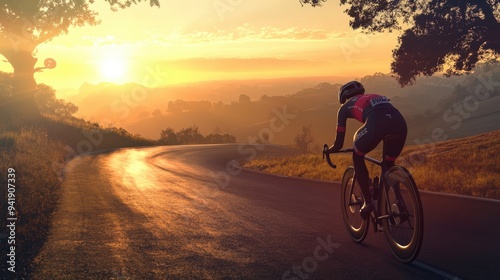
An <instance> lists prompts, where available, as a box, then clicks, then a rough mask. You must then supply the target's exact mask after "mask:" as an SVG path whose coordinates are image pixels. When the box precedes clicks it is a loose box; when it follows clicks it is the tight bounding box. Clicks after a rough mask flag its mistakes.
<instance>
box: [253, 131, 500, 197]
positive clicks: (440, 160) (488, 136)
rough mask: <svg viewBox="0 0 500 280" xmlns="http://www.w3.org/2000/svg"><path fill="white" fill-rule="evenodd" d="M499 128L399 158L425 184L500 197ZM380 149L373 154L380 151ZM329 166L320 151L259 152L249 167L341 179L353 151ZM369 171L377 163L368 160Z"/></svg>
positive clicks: (419, 147) (414, 149)
mask: <svg viewBox="0 0 500 280" xmlns="http://www.w3.org/2000/svg"><path fill="white" fill-rule="evenodd" d="M498 151H500V130H496V131H492V132H488V133H483V134H479V135H475V136H471V137H466V138H459V139H454V140H448V141H444V142H437V143H434V142H433V143H428V144H424V145H414V146H407V147H405V149H404V151H403V154H402V155H401V157H400V158H399V159H398V162H397V163H398V164H400V165H403V166H405V167H407V168H408V170H410V172H411V173H412V174H413V176H414V179H415V181H416V183H417V185H418V187H419V189H421V190H428V191H435V192H445V193H454V194H461V195H468V196H477V197H486V198H494V199H500V154H499V153H498ZM378 155H380V152H379V151H378V152H377V151H376V152H373V153H371V154H370V156H374V157H378ZM332 160H334V162H335V163H336V164H337V166H338V168H337V169H331V168H330V167H329V166H328V165H327V164H326V162H325V160H323V159H322V157H321V154H320V153H317V154H308V155H287V156H280V157H272V158H256V159H254V160H251V161H249V162H246V163H244V166H245V167H247V168H252V169H256V170H260V171H264V172H270V173H275V174H280V175H286V176H297V177H303V178H310V179H321V180H333V181H339V180H341V178H342V174H343V171H344V169H345V167H347V166H349V165H352V160H351V156H350V155H334V156H333V157H332ZM368 167H369V168H370V174H371V175H372V176H375V174H377V173H376V172H378V171H377V169H376V168H375V167H374V166H373V165H371V164H368Z"/></svg>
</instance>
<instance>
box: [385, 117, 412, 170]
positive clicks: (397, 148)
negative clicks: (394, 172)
mask: <svg viewBox="0 0 500 280" xmlns="http://www.w3.org/2000/svg"><path fill="white" fill-rule="evenodd" d="M386 116H390V118H389V120H388V122H389V123H388V124H387V125H386V126H385V128H386V131H385V133H384V134H385V137H384V145H383V151H382V153H383V161H382V171H383V172H384V173H385V171H387V170H389V168H391V167H392V166H394V162H395V161H396V159H397V158H398V157H399V155H400V154H401V151H403V148H404V146H405V142H406V135H407V131H408V129H407V126H406V121H405V119H404V118H403V116H402V115H401V114H400V113H399V111H397V110H390V111H389V112H387V114H386Z"/></svg>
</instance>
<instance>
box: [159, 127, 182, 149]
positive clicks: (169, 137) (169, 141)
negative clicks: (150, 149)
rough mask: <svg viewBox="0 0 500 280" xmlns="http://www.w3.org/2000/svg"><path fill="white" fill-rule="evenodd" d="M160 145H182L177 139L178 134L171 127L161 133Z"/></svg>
mask: <svg viewBox="0 0 500 280" xmlns="http://www.w3.org/2000/svg"><path fill="white" fill-rule="evenodd" d="M159 142H160V144H166V145H177V144H180V143H179V140H178V139H177V133H175V131H174V129H173V128H171V127H169V128H167V129H165V130H162V131H161V132H160V141H159Z"/></svg>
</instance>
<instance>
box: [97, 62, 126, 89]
mask: <svg viewBox="0 0 500 280" xmlns="http://www.w3.org/2000/svg"><path fill="white" fill-rule="evenodd" d="M99 70H100V72H101V78H102V79H103V80H104V81H106V82H115V83H119V82H125V79H126V73H127V63H126V60H125V59H123V58H121V57H116V56H115V57H106V58H104V59H103V60H102V61H101V62H100V64H99Z"/></svg>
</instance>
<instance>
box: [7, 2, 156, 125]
mask: <svg viewBox="0 0 500 280" xmlns="http://www.w3.org/2000/svg"><path fill="white" fill-rule="evenodd" d="M104 1H106V2H108V3H109V5H110V7H111V9H113V10H118V9H124V8H127V7H130V6H131V5H133V4H138V3H140V2H149V4H150V5H151V6H159V5H160V4H159V0H104ZM92 3H94V0H51V1H50V0H1V1H0V54H1V55H3V56H4V57H5V58H6V59H7V61H8V62H9V63H10V64H11V65H12V67H13V68H14V81H13V97H12V104H9V105H5V106H8V107H13V108H11V109H12V110H14V111H16V112H17V113H18V114H19V115H25V116H26V115H28V114H33V115H34V116H35V117H36V115H38V111H37V109H36V104H35V101H34V92H35V89H36V82H35V79H34V77H33V75H34V73H35V64H36V62H37V59H36V58H35V57H34V56H33V53H34V51H35V49H36V47H37V46H38V45H40V44H42V43H44V42H47V41H49V40H51V39H52V38H54V37H56V36H59V35H62V34H65V33H67V32H68V29H69V28H70V27H71V26H83V25H96V24H98V23H99V20H98V13H97V12H96V11H94V10H92V8H91V4H92Z"/></svg>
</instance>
